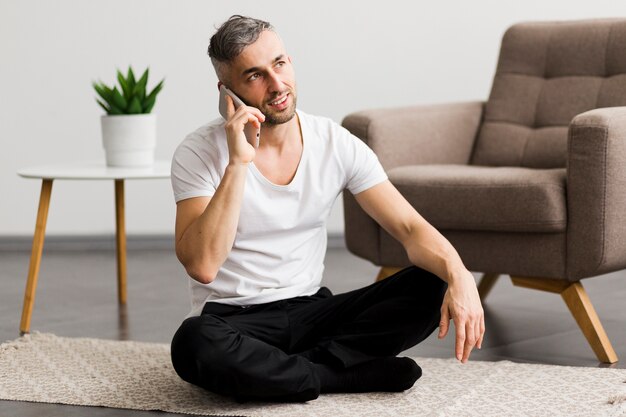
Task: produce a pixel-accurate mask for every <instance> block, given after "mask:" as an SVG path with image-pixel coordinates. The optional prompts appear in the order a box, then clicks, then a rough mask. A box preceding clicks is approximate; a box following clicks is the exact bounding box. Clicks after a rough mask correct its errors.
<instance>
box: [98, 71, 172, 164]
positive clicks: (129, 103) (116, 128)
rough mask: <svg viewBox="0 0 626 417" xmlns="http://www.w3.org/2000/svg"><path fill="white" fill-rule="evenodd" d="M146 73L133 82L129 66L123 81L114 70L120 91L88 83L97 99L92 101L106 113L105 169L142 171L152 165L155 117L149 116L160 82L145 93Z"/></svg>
mask: <svg viewBox="0 0 626 417" xmlns="http://www.w3.org/2000/svg"><path fill="white" fill-rule="evenodd" d="M148 72H149V68H147V69H146V70H145V71H144V73H143V75H142V76H141V77H140V78H139V80H136V79H135V74H134V73H133V70H132V68H131V67H130V66H129V67H128V73H127V75H126V77H124V75H123V74H122V73H121V72H120V71H119V70H117V81H118V82H119V86H120V89H118V88H117V86H114V87H113V88H110V87H109V86H107V85H105V84H104V83H103V82H101V81H100V82H93V83H92V85H93V88H94V89H95V90H96V93H97V94H98V96H99V97H97V98H96V101H97V102H98V104H99V105H100V107H102V108H103V109H104V111H105V112H106V115H104V116H102V118H101V126H102V144H103V146H104V151H105V155H106V162H107V165H108V166H115V167H142V166H150V165H152V164H153V163H154V149H155V147H156V115H154V114H151V113H150V112H151V111H152V108H153V107H154V104H155V103H156V98H157V95H158V94H159V92H160V91H161V89H162V88H163V81H164V80H161V81H160V82H159V83H158V84H157V85H156V87H154V88H153V89H152V90H151V91H150V92H148V89H147V85H148Z"/></svg>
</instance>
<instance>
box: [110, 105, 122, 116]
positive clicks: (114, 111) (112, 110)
mask: <svg viewBox="0 0 626 417" xmlns="http://www.w3.org/2000/svg"><path fill="white" fill-rule="evenodd" d="M109 114H125V113H124V112H123V111H122V110H121V109H119V108H117V107H115V105H113V104H110V110H109Z"/></svg>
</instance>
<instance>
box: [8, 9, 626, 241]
mask: <svg viewBox="0 0 626 417" xmlns="http://www.w3.org/2000/svg"><path fill="white" fill-rule="evenodd" d="M313 4H315V6H313ZM237 13H238V14H246V15H251V16H255V17H259V18H262V19H266V20H269V21H270V22H272V23H273V24H274V26H275V27H276V28H277V29H278V31H279V33H280V34H281V36H282V38H283V39H284V41H285V44H286V46H287V50H288V52H290V53H291V55H292V57H293V59H294V64H295V69H296V75H297V80H298V86H299V102H298V104H299V107H300V108H301V109H303V110H305V111H307V112H310V113H313V114H320V115H326V116H329V117H332V118H333V119H334V120H336V121H338V122H340V121H341V119H342V118H343V117H344V116H345V115H347V114H348V113H350V112H353V111H355V110H359V109H364V108H372V107H389V106H398V105H409V104H416V103H429V102H446V101H456V100H474V99H484V98H486V97H487V96H488V94H489V89H490V86H491V79H492V76H493V73H494V69H495V65H496V61H497V54H498V49H499V44H500V38H501V36H502V33H503V32H504V30H505V29H506V28H507V27H508V26H509V25H511V24H512V23H514V22H518V21H525V20H555V19H557V20H560V19H577V18H591V17H611V16H626V4H624V2H619V1H614V0H610V1H608V0H597V1H594V2H572V1H567V0H559V1H549V0H541V1H538V0H526V1H478V0H475V1H470V2H468V1H457V2H453V1H439V2H418V1H414V2H409V1H397V0H387V1H376V2H367V1H363V0H361V1H336V0H335V1H329V0H317V1H309V2H306V3H305V2H302V1H281V2H270V1H258V0H257V1H222V2H217V1H207V0H204V1H201V0H194V1H189V0H181V1H174V0H170V1H167V0H141V1H139V0H133V1H129V0H106V1H104V0H90V1H81V0H54V1H46V0H19V1H18V0H0V60H1V61H0V144H1V147H0V237H1V236H11V235H23V236H28V235H32V233H33V228H34V221H35V216H36V207H37V201H38V198H39V187H40V183H39V181H37V180H27V179H22V178H20V177H18V176H17V175H16V171H17V170H18V169H19V168H21V167H27V166H34V165H39V164H48V163H52V162H65V161H76V160H83V159H98V158H103V151H102V149H101V144H100V124H99V123H100V122H99V117H100V115H101V114H102V111H101V110H100V108H99V107H98V106H97V105H96V103H95V101H94V93H93V91H92V88H91V81H92V80H95V79H102V80H103V81H105V82H107V83H112V82H113V81H114V75H115V72H114V71H115V68H116V67H120V68H126V67H127V66H128V64H132V65H133V66H134V67H135V68H136V70H137V71H139V70H140V69H143V68H145V67H146V66H148V65H149V66H150V69H151V76H152V77H151V80H152V82H151V83H150V84H151V85H154V83H155V82H156V81H157V80H158V79H160V78H162V77H166V82H165V88H164V89H163V92H162V93H161V95H160V97H159V100H158V101H157V105H156V107H155V110H154V111H155V113H157V114H158V123H159V125H158V146H157V157H158V158H161V159H169V158H170V157H171V155H172V153H173V151H174V149H175V147H176V145H177V144H178V143H179V142H180V141H181V140H182V139H183V137H184V136H185V134H186V133H188V132H190V131H192V130H194V129H195V128H196V127H198V126H199V125H201V124H203V123H205V122H206V121H208V120H210V119H213V118H215V117H217V115H218V113H217V106H216V104H217V88H216V86H215V84H216V77H215V74H214V73H213V69H212V67H211V65H210V60H209V58H208V56H207V55H206V49H207V45H208V40H209V38H210V36H211V35H212V33H213V32H214V26H215V25H218V24H220V23H221V22H223V21H224V20H226V19H227V18H228V17H229V16H230V15H232V14H237ZM126 193H127V194H126V200H127V229H128V232H129V233H140V234H162V233H171V232H172V230H173V219H174V212H175V211H174V203H173V199H172V197H171V190H170V185H169V182H168V181H167V180H159V181H145V182H142V181H130V182H128V184H127V187H126ZM113 230H114V216H113V185H112V183H110V182H101V183H97V182H72V181H57V182H55V185H54V187H53V193H52V205H51V208H50V216H49V220H48V233H49V234H51V235H52V234H57V235H66V234H73V235H76V234H106V233H112V232H113ZM329 230H330V231H331V232H341V231H342V230H343V220H342V208H341V205H340V204H336V206H335V209H334V211H333V215H332V216H331V219H330V223H329Z"/></svg>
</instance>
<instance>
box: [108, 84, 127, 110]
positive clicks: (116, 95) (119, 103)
mask: <svg viewBox="0 0 626 417" xmlns="http://www.w3.org/2000/svg"><path fill="white" fill-rule="evenodd" d="M111 98H112V99H113V104H114V105H115V107H117V108H119V109H121V110H122V111H124V110H126V107H127V106H128V102H127V101H126V99H125V98H124V97H122V95H121V94H120V92H119V91H118V90H117V87H115V88H114V89H113V95H112V97H111Z"/></svg>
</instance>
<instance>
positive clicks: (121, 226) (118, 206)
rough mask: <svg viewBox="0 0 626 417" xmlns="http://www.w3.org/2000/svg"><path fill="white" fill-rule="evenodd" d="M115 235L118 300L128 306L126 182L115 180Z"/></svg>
mask: <svg viewBox="0 0 626 417" xmlns="http://www.w3.org/2000/svg"><path fill="white" fill-rule="evenodd" d="M115 235H116V243H117V245H116V246H117V298H118V301H119V303H120V304H126V221H125V218H124V180H115Z"/></svg>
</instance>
